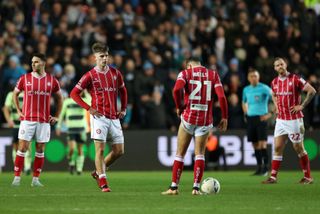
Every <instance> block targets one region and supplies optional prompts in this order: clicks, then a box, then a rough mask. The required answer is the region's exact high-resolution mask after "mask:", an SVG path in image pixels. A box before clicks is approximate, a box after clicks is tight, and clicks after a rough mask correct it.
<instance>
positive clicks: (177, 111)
mask: <svg viewBox="0 0 320 214" xmlns="http://www.w3.org/2000/svg"><path fill="white" fill-rule="evenodd" d="M182 112H183V109H180V108H177V109H176V113H177V116H178V117H180V116H181V114H182Z"/></svg>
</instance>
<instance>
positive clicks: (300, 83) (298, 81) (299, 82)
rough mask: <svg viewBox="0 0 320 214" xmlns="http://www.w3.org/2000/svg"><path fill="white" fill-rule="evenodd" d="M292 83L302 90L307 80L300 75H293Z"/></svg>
mask: <svg viewBox="0 0 320 214" xmlns="http://www.w3.org/2000/svg"><path fill="white" fill-rule="evenodd" d="M294 81H295V82H294V83H295V85H296V86H297V88H299V89H300V90H302V89H303V88H304V86H305V85H306V84H307V81H305V80H304V79H303V78H302V77H299V76H297V75H295V78H294Z"/></svg>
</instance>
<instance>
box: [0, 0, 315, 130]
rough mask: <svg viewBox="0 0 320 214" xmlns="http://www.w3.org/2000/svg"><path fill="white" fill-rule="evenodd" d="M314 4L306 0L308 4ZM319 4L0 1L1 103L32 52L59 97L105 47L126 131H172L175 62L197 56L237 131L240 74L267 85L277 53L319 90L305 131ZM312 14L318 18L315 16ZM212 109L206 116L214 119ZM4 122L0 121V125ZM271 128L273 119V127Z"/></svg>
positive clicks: (283, 0)
mask: <svg viewBox="0 0 320 214" xmlns="http://www.w3.org/2000/svg"><path fill="white" fill-rule="evenodd" d="M311 2H312V1H311ZM316 6H319V5H315V4H311V3H310V1H302V0H269V1H268V0H230V1H227V0H194V1H191V0H154V1H148V0H114V1H107V0H86V1H84V0H83V1H82V0H70V1H66V0H47V1H41V0H33V1H32V3H31V1H28V0H2V1H1V3H0V90H1V94H0V105H1V106H3V103H4V98H5V95H6V92H8V91H9V90H12V89H13V87H14V85H15V83H16V81H17V79H18V78H19V77H20V75H22V74H24V73H26V72H29V71H30V56H31V53H33V52H41V53H45V54H46V55H47V64H46V71H47V72H50V73H52V74H54V75H55V76H56V77H57V78H58V79H59V81H60V84H61V87H62V90H63V92H64V95H65V96H66V97H67V96H68V94H69V92H70V90H71V89H72V88H73V87H74V84H75V83H76V82H77V81H78V80H79V78H80V77H81V76H82V75H83V74H84V73H85V72H87V71H88V70H90V69H91V68H92V66H93V56H92V55H91V50H90V47H91V45H92V44H93V43H94V42H96V41H99V42H103V43H107V44H108V46H109V47H110V50H111V55H112V58H111V64H112V66H114V67H116V68H118V69H119V70H120V71H121V72H122V73H123V75H124V78H125V82H126V86H127V89H128V103H129V105H128V109H127V116H126V118H125V119H124V120H123V126H124V128H126V129H136V128H149V129H166V128H167V129H170V130H172V131H175V130H176V128H177V124H178V122H179V121H178V118H177V117H176V114H175V106H174V102H173V98H172V92H171V91H172V88H173V85H174V82H175V80H176V77H177V74H178V72H179V71H180V70H181V69H183V68H184V65H183V62H184V60H185V59H186V58H188V57H190V56H196V57H200V58H201V60H202V62H203V65H205V66H207V67H209V68H217V69H218V72H219V74H220V77H221V80H222V83H223V84H224V89H225V93H226V96H227V98H228V104H229V128H230V129H237V128H243V127H244V126H245V124H244V123H245V121H244V120H243V113H242V109H241V96H242V89H243V87H244V86H245V85H247V84H248V82H247V71H248V69H249V68H255V69H257V70H258V71H259V72H260V80H261V82H263V83H266V84H268V85H270V82H271V80H272V79H273V78H274V77H275V75H276V72H275V71H274V70H273V61H274V58H275V57H277V56H280V57H285V58H286V59H287V60H288V64H289V68H288V70H289V71H290V72H292V73H297V74H299V75H301V76H302V77H303V78H305V79H306V80H307V81H308V82H310V83H311V84H312V85H313V86H314V87H315V88H316V89H317V91H318V93H317V95H316V97H315V99H313V101H312V103H311V104H310V105H308V108H307V109H306V110H305V112H304V113H305V116H306V117H305V122H306V127H308V128H309V129H312V128H319V127H320V94H319V91H320V13H319V11H318V10H317V7H316ZM317 12H318V13H317ZM217 105H219V104H218V102H217V103H216V106H215V109H217V110H215V111H214V115H215V118H216V119H215V120H216V121H219V119H218V117H219V111H218V109H219V108H217ZM0 121H1V123H2V124H4V119H3V117H2V119H1V120H0ZM271 124H272V123H271Z"/></svg>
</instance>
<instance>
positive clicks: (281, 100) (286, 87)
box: [271, 73, 307, 120]
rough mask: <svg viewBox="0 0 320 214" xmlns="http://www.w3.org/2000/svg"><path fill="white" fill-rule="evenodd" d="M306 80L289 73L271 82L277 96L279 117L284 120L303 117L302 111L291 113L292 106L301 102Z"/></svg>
mask: <svg viewBox="0 0 320 214" xmlns="http://www.w3.org/2000/svg"><path fill="white" fill-rule="evenodd" d="M306 83H307V82H306V81H305V80H304V79H303V78H301V77H299V76H297V75H295V74H291V73H288V74H287V76H286V77H276V78H275V79H274V80H272V82H271V88H272V91H273V93H274V94H275V96H276V98H277V107H278V118H279V119H282V120H295V119H298V118H302V117H303V113H302V111H299V112H297V113H291V112H290V107H292V106H295V105H299V104H300V102H301V91H302V89H303V88H304V86H305V85H306Z"/></svg>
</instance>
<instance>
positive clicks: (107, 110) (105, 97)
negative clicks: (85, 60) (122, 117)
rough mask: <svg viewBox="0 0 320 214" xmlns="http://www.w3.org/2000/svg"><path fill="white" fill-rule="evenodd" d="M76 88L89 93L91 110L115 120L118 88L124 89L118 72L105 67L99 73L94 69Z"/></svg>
mask: <svg viewBox="0 0 320 214" xmlns="http://www.w3.org/2000/svg"><path fill="white" fill-rule="evenodd" d="M76 87H77V88H78V89H79V90H81V91H82V90H84V89H87V90H88V91H89V93H90V95H91V97H92V100H91V107H92V108H94V109H96V110H97V111H98V112H99V113H101V114H103V115H104V116H106V117H107V118H109V119H117V97H118V93H119V88H123V87H125V85H124V81H123V77H122V74H121V72H120V71H119V70H117V69H115V68H112V67H109V66H107V67H106V69H105V70H103V71H100V70H99V68H98V67H94V68H93V69H91V70H90V71H88V72H87V73H85V74H84V75H83V76H82V78H81V79H80V81H79V82H78V84H77V85H76Z"/></svg>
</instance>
